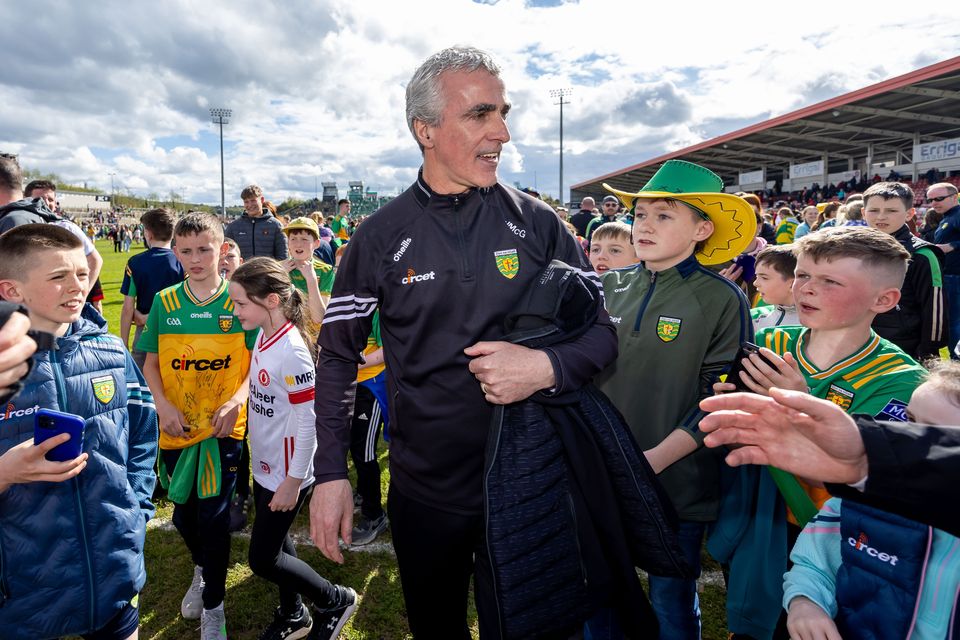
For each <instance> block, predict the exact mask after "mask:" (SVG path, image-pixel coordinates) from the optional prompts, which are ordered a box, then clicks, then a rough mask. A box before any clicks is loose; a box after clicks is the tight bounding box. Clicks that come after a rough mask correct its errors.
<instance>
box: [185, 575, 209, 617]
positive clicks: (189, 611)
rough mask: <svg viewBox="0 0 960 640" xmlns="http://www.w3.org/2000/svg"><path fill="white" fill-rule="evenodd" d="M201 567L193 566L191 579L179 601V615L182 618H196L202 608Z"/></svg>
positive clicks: (202, 585)
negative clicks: (188, 586)
mask: <svg viewBox="0 0 960 640" xmlns="http://www.w3.org/2000/svg"><path fill="white" fill-rule="evenodd" d="M203 587H204V582H203V568H202V567H194V568H193V581H192V582H191V583H190V588H189V589H187V592H186V593H185V594H184V595H183V600H181V601H180V615H181V616H183V619H184V620H197V619H199V618H200V612H201V611H202V610H203Z"/></svg>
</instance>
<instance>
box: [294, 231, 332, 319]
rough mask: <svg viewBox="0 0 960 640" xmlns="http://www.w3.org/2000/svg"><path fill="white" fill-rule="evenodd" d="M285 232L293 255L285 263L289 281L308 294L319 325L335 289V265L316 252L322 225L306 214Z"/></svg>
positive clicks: (313, 313)
mask: <svg viewBox="0 0 960 640" xmlns="http://www.w3.org/2000/svg"><path fill="white" fill-rule="evenodd" d="M283 232H284V233H285V234H287V247H288V249H289V250H290V257H289V258H288V259H287V260H286V261H285V262H284V265H285V266H286V267H287V271H289V272H290V281H291V282H292V283H293V286H295V287H296V288H297V289H299V290H300V291H302V292H304V293H305V294H307V306H308V307H309V308H310V316H311V319H312V321H313V325H314V327H319V326H320V323H321V322H323V314H324V312H325V311H326V309H327V303H328V302H330V292H331V291H332V290H333V267H331V266H330V265H328V264H327V263H326V262H324V261H323V260H320V259H319V258H315V257H314V255H313V252H314V250H315V249H317V248H318V247H319V246H320V228H319V227H318V226H317V223H316V222H314V221H313V219H312V218H307V217H303V218H294V219H293V220H291V221H290V224H288V225H287V226H286V227H284V229H283Z"/></svg>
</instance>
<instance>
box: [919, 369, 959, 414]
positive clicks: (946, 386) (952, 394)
mask: <svg viewBox="0 0 960 640" xmlns="http://www.w3.org/2000/svg"><path fill="white" fill-rule="evenodd" d="M923 364H924V365H925V366H926V367H927V369H929V370H930V374H929V375H928V376H927V379H926V380H925V381H924V382H925V383H929V384H932V385H935V386H936V387H937V389H938V390H939V391H940V392H941V393H942V394H943V396H944V397H945V398H946V399H947V400H948V401H949V402H950V404H952V405H954V406H955V407H960V362H958V361H956V360H940V359H939V358H930V359H929V360H927V361H926V362H924V363H923Z"/></svg>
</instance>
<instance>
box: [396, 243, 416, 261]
mask: <svg viewBox="0 0 960 640" xmlns="http://www.w3.org/2000/svg"><path fill="white" fill-rule="evenodd" d="M411 242H413V238H407V239H405V240H404V241H403V242H401V243H400V250H399V251H397V252H396V253H395V254H393V261H394V262H400V258H402V257H403V253H404V251H406V250H407V247H409V246H410V243H411Z"/></svg>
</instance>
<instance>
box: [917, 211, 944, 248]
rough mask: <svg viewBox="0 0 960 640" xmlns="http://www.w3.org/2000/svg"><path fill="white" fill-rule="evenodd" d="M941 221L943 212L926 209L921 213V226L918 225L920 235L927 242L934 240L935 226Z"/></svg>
mask: <svg viewBox="0 0 960 640" xmlns="http://www.w3.org/2000/svg"><path fill="white" fill-rule="evenodd" d="M942 221H943V214H942V213H939V212H938V211H937V210H936V209H933V208H930V209H927V210H926V212H925V213H924V214H923V226H922V227H920V237H921V238H923V239H924V240H926V241H927V242H930V243H932V242H934V239H935V237H936V234H937V227H939V226H940V223H941V222H942Z"/></svg>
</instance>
